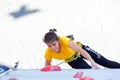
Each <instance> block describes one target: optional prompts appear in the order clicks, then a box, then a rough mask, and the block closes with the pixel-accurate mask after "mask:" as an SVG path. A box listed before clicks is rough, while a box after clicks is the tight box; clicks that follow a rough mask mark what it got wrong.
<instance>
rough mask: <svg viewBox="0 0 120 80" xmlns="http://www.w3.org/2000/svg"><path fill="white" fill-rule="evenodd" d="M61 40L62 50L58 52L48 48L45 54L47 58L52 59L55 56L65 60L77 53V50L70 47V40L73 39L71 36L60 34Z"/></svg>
mask: <svg viewBox="0 0 120 80" xmlns="http://www.w3.org/2000/svg"><path fill="white" fill-rule="evenodd" d="M59 40H60V45H61V52H60V53H56V52H53V51H52V50H51V49H49V48H47V49H46V51H45V56H44V57H45V59H47V60H52V58H55V59H57V60H65V59H67V58H70V57H72V56H73V55H74V54H75V51H74V50H72V49H71V48H69V42H70V41H71V39H70V38H67V37H63V36H60V37H59ZM75 43H76V42H75Z"/></svg>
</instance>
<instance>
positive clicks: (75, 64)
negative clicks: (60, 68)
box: [68, 56, 92, 69]
mask: <svg viewBox="0 0 120 80" xmlns="http://www.w3.org/2000/svg"><path fill="white" fill-rule="evenodd" d="M68 64H69V65H70V66H71V67H72V68H74V69H91V68H92V67H91V66H90V65H89V64H88V63H87V62H86V61H85V60H84V59H83V57H82V56H81V57H78V58H77V60H74V61H71V62H68Z"/></svg>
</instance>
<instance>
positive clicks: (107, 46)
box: [0, 0, 120, 69]
mask: <svg viewBox="0 0 120 80" xmlns="http://www.w3.org/2000/svg"><path fill="white" fill-rule="evenodd" d="M22 5H27V7H28V9H39V10H40V12H37V13H34V14H30V15H27V16H24V17H21V18H19V19H15V18H13V17H12V16H10V15H9V13H10V12H13V11H17V10H19V8H20V7H21V6H22ZM50 28H56V29H57V30H58V32H57V33H58V35H68V34H74V36H75V38H76V40H77V41H81V42H82V43H83V44H86V45H89V46H91V47H92V48H93V49H95V50H96V51H98V52H99V53H101V54H102V55H104V56H105V57H106V58H108V59H111V60H114V61H117V62H120V44H119V43H120V1H119V0H0V62H1V63H4V64H7V65H11V66H13V65H14V63H15V62H16V61H20V65H19V66H18V67H19V68H21V69H39V68H42V67H43V66H44V58H43V56H44V50H45V47H47V46H46V45H45V44H44V43H43V41H42V37H43V36H44V33H46V32H47V31H48V30H49V29H50ZM59 62H60V61H56V60H55V61H54V62H53V64H57V63H59ZM60 66H61V67H62V68H70V67H69V66H68V65H67V64H62V65H60Z"/></svg>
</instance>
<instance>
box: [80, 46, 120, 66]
mask: <svg viewBox="0 0 120 80" xmlns="http://www.w3.org/2000/svg"><path fill="white" fill-rule="evenodd" d="M82 48H83V49H84V50H85V51H87V52H88V54H89V55H90V56H91V57H92V58H93V60H94V61H95V62H96V63H98V64H99V65H101V66H104V67H107V68H120V63H118V62H115V61H111V60H108V59H106V58H105V57H103V56H102V55H100V54H99V53H98V52H96V51H95V50H93V49H91V48H90V47H89V46H85V45H83V46H82Z"/></svg>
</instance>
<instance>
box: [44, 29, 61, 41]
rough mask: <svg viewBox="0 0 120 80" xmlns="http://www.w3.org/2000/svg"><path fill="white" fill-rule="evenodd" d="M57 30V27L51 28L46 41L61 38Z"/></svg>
mask: <svg viewBox="0 0 120 80" xmlns="http://www.w3.org/2000/svg"><path fill="white" fill-rule="evenodd" d="M55 32H57V30H56V29H50V30H49V32H47V33H46V34H45V36H44V39H43V41H44V42H45V43H48V42H52V41H55V40H58V39H59V38H58V36H57V34H56V33H55Z"/></svg>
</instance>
